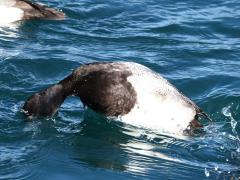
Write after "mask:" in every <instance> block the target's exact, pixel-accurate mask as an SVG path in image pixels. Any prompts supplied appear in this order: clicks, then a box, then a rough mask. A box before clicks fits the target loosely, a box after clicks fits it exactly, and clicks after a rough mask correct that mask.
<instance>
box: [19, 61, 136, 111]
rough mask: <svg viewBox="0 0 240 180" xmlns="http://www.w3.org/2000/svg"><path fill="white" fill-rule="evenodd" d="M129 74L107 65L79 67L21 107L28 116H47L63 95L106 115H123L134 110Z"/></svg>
mask: <svg viewBox="0 0 240 180" xmlns="http://www.w3.org/2000/svg"><path fill="white" fill-rule="evenodd" d="M129 75H131V72H130V71H128V70H126V69H124V67H122V66H120V65H117V64H111V63H93V64H87V65H83V66H81V67H80V68H78V69H76V70H75V71H74V72H73V73H72V74H71V75H70V76H68V77H67V78H65V79H64V80H62V81H60V82H59V83H58V84H57V85H54V86H52V87H50V88H48V89H46V90H43V91H41V92H40V93H35V94H34V95H33V96H31V97H30V98H29V100H28V101H27V102H26V103H25V105H24V106H23V110H24V111H25V112H27V114H28V115H29V116H31V115H34V116H51V115H53V114H54V113H55V112H56V109H57V108H58V107H59V106H60V105H61V103H62V102H63V101H64V99H65V98H66V97H67V96H71V95H75V96H78V97H80V99H81V101H82V102H83V103H84V104H85V105H87V106H88V107H90V108H92V109H93V110H95V111H96V112H99V113H101V114H104V115H106V116H119V115H124V114H127V113H129V112H130V111H131V109H132V108H133V107H134V105H135V102H136V92H135V90H134V88H133V87H132V85H131V83H129V82H128V81H127V77H128V76H129Z"/></svg>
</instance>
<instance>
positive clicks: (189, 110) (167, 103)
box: [23, 62, 208, 134]
mask: <svg viewBox="0 0 240 180" xmlns="http://www.w3.org/2000/svg"><path fill="white" fill-rule="evenodd" d="M72 95H74V96H78V97H79V98H80V99H81V101H82V102H83V104H84V105H86V106H88V107H90V108H91V109H93V110H94V111H96V112H97V113H100V114H102V115H104V116H105V117H107V118H116V119H120V120H121V121H123V122H125V123H129V124H133V125H140V126H145V127H148V128H154V129H161V130H162V131H164V132H166V133H174V134H178V133H183V132H186V131H190V129H192V128H201V127H202V125H201V123H200V122H199V121H198V118H199V116H200V115H203V116H206V117H207V115H206V114H205V113H204V112H203V111H202V110H201V109H200V108H199V107H198V106H197V105H196V104H195V103H194V102H192V101H191V100H190V99H189V98H187V97H186V96H184V95H183V94H182V93H180V92H179V91H178V90H177V89H176V88H175V87H174V86H173V85H172V84H170V83H169V82H168V81H167V80H166V79H164V78H163V77H162V76H161V75H159V74H157V73H155V72H154V71H152V70H151V69H149V68H147V67H145V66H143V65H140V64H138V63H133V62H103V63H91V64H85V65H82V66H80V67H79V68H77V69H76V70H74V71H73V72H72V73H71V74H70V75H69V76H68V77H66V78H65V79H63V80H61V81H60V82H59V83H57V84H54V85H52V86H50V87H49V88H47V89H45V90H42V91H40V92H38V93H35V94H33V95H32V96H31V97H30V98H29V99H28V100H27V101H26V103H25V104H24V106H23V112H25V114H26V115H27V116H28V117H36V116H44V117H50V116H53V115H54V114H55V113H56V112H57V110H58V108H59V107H60V106H61V104H62V103H63V102H64V100H65V99H66V98H67V97H68V96H72ZM207 118H208V117H207Z"/></svg>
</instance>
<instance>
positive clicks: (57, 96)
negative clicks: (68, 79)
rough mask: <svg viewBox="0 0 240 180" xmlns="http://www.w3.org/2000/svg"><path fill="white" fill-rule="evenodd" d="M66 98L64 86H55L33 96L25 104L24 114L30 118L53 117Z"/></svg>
mask: <svg viewBox="0 0 240 180" xmlns="http://www.w3.org/2000/svg"><path fill="white" fill-rule="evenodd" d="M64 100H65V96H64V94H63V91H62V85H59V84H57V85H53V86H51V87H49V88H48V89H45V90H43V91H41V92H38V93H35V94H33V95H32V96H31V97H30V98H29V99H28V100H27V101H26V102H25V104H24V106H23V108H22V109H23V112H24V114H26V115H27V116H28V117H29V118H32V117H38V116H42V117H50V116H53V115H54V114H55V113H56V111H57V110H58V108H59V107H60V106H61V104H62V103H63V101H64Z"/></svg>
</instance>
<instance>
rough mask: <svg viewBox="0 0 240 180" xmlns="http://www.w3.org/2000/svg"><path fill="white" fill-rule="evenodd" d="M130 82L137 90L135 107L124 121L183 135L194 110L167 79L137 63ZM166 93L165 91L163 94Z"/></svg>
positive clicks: (122, 118) (193, 114)
mask: <svg viewBox="0 0 240 180" xmlns="http://www.w3.org/2000/svg"><path fill="white" fill-rule="evenodd" d="M130 68H132V71H133V73H135V74H133V75H132V76H129V77H128V81H129V82H130V83H131V84H132V86H133V87H134V89H135V91H136V93H137V102H136V104H135V106H134V108H133V109H132V110H131V111H130V112H129V113H128V114H127V115H124V116H122V117H121V121H123V122H125V123H128V124H132V125H135V126H142V127H145V128H151V129H156V130H160V131H162V132H164V133H171V134H182V133H183V130H185V129H186V128H187V126H188V125H189V122H190V121H191V120H193V119H194V116H195V114H196V113H195V109H194V107H192V106H189V105H188V104H186V102H185V100H184V97H183V96H182V95H181V94H180V93H179V92H178V91H177V90H176V89H175V88H174V87H173V86H172V85H171V84H169V83H168V82H167V81H166V80H165V79H164V78H162V77H161V76H160V75H157V74H155V73H153V72H152V71H151V70H149V69H148V68H146V67H144V66H141V65H137V67H130ZM162 93H164V94H162Z"/></svg>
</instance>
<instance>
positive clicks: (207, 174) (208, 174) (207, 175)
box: [204, 168, 210, 177]
mask: <svg viewBox="0 0 240 180" xmlns="http://www.w3.org/2000/svg"><path fill="white" fill-rule="evenodd" d="M204 173H205V176H206V177H209V176H210V173H209V171H208V170H207V168H205V170H204Z"/></svg>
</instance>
